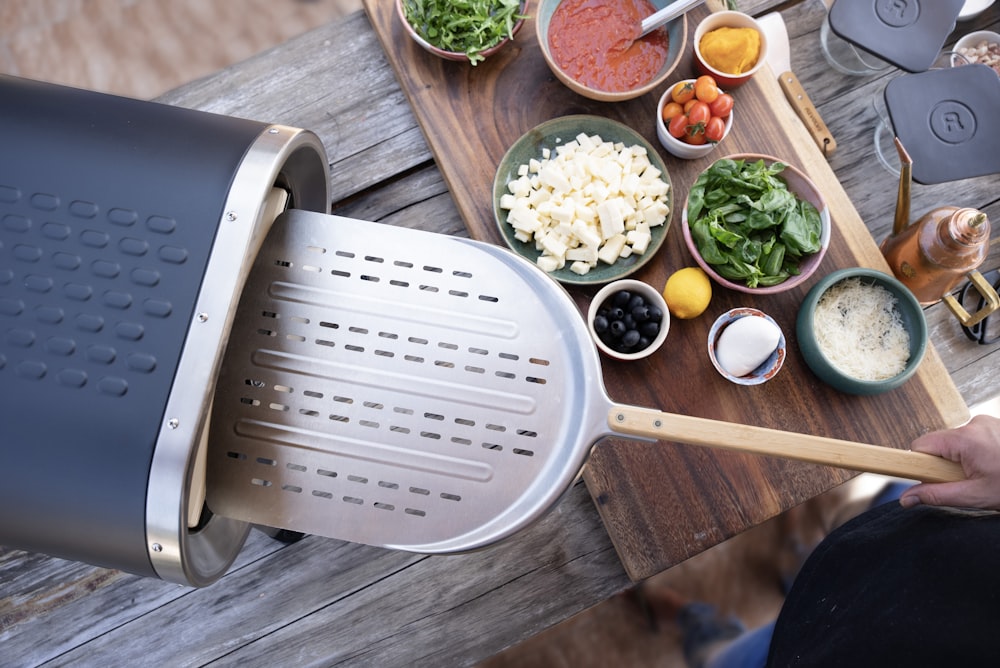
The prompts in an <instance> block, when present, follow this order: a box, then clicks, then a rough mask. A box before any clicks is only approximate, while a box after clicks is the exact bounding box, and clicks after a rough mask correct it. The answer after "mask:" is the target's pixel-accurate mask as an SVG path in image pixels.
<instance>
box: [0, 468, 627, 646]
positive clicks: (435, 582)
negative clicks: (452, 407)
mask: <svg viewBox="0 0 1000 668" xmlns="http://www.w3.org/2000/svg"><path fill="white" fill-rule="evenodd" d="M275 545H278V546H279V547H277V548H275V547H274V546H275ZM261 546H263V547H265V548H270V549H263V550H261V549H259V548H260V547H261ZM246 552H247V553H248V555H247V556H248V557H249V555H250V554H252V553H255V554H254V556H253V557H249V558H244V559H241V562H240V563H239V564H238V565H236V566H234V568H233V569H231V570H230V572H229V573H227V574H226V575H225V576H224V577H223V578H222V579H221V580H220V581H219V582H217V583H216V584H214V585H212V586H210V587H207V588H205V589H190V588H185V587H178V586H176V585H167V584H165V583H158V582H155V581H151V580H148V579H140V578H132V577H131V576H121V575H120V574H117V573H116V572H114V571H104V570H103V569H89V570H90V571H91V573H92V574H93V575H95V576H96V577H104V578H106V579H108V580H114V582H113V583H108V584H106V585H105V586H104V588H103V590H101V595H100V596H98V595H96V594H95V593H94V590H93V589H89V590H84V589H80V592H81V593H82V594H87V595H86V596H81V597H79V599H78V600H79V601H81V602H82V601H89V604H88V606H87V607H85V608H84V609H80V607H79V606H73V605H66V606H63V605H58V604H57V605H52V606H51V607H50V609H49V610H48V611H47V613H46V614H44V615H42V614H37V613H34V614H32V619H31V621H30V623H27V622H25V623H15V624H12V625H10V626H9V627H8V626H0V642H3V644H4V657H5V660H6V661H9V662H13V663H14V664H15V665H37V664H40V663H43V662H45V661H54V662H55V663H57V664H58V665H98V664H101V663H104V664H108V665H137V664H140V663H148V662H162V663H166V664H168V665H205V664H207V663H211V662H213V661H224V662H225V663H226V664H228V665H234V664H237V663H238V664H240V665H248V666H274V665H304V664H306V663H315V664H320V665H343V664H347V665H352V666H355V665H356V666H403V665H442V666H468V665H473V664H475V663H476V662H478V661H480V660H482V659H484V658H486V657H488V656H492V655H494V654H496V653H498V652H501V651H503V650H504V649H507V648H509V647H512V646H514V645H516V644H518V643H519V642H521V641H523V640H525V639H527V638H528V637H530V636H532V635H534V634H535V633H537V632H539V631H541V630H542V629H544V628H547V627H548V626H550V625H552V624H553V623H554V620H556V621H558V620H562V619H566V618H568V617H570V616H572V615H574V614H576V613H578V612H580V611H581V610H584V609H586V608H588V607H590V606H593V605H595V604H597V603H598V602H600V601H602V600H604V599H606V598H608V597H610V596H612V595H613V594H615V593H617V592H620V591H622V590H624V589H625V588H626V587H627V586H628V584H629V583H628V579H627V577H626V576H625V574H624V572H623V571H622V569H621V566H620V564H619V563H618V558H617V555H616V553H615V551H614V549H613V547H612V545H611V543H610V541H609V540H608V538H607V536H606V535H605V534H604V532H603V529H602V527H601V525H600V520H599V519H598V517H597V516H596V514H595V513H593V511H592V503H591V500H590V497H589V494H588V493H587V491H586V489H585V487H584V486H583V484H578V485H576V486H575V487H574V489H572V490H570V492H569V494H568V495H567V498H566V499H565V500H564V502H563V504H562V506H560V508H559V509H558V510H557V511H556V512H554V513H552V514H550V515H548V516H547V517H545V518H543V519H542V520H540V521H539V522H538V523H537V524H535V525H533V526H532V527H530V528H529V529H527V530H525V531H523V532H521V533H519V534H518V535H517V536H515V537H513V538H511V539H510V540H508V541H505V542H504V543H502V544H500V545H498V546H496V547H495V548H494V549H491V550H486V551H479V552H475V553H470V554H465V555H454V556H447V557H428V556H426V555H414V554H409V553H404V552H398V551H392V550H383V549H379V548H373V547H369V546H362V545H356V544H353V543H347V542H343V541H334V540H329V539H324V538H318V537H312V536H310V537H307V538H305V539H303V540H302V541H300V542H298V543H295V544H292V545H287V546H280V544H278V543H275V542H274V541H270V539H268V538H265V537H263V535H262V534H255V536H254V538H253V539H252V540H251V542H250V544H248V549H247V550H246ZM36 566H37V564H36ZM75 566H79V565H75ZM79 568H81V569H85V570H86V569H88V567H83V566H79ZM33 570H35V571H37V570H38V569H37V568H35V569H33ZM84 584H85V583H84V582H78V583H77V585H84ZM61 586H62V588H63V589H60V587H59V586H57V585H56V584H55V583H52V582H50V583H49V584H48V585H47V586H46V587H45V588H43V589H41V590H39V591H38V592H36V594H35V597H36V598H39V599H40V598H42V597H43V596H50V597H52V598H53V599H55V600H58V595H59V593H60V591H64V590H65V588H66V583H62V585H61ZM150 587H152V589H153V591H154V592H157V591H159V592H160V594H159V595H154V596H151V595H150ZM136 602H138V603H139V605H136ZM12 603H13V601H12ZM108 605H112V606H113V607H112V608H110V609H102V606H108ZM2 609H3V608H0V610H2ZM0 619H4V617H3V616H0ZM60 629H63V630H64V632H65V634H66V635H67V636H69V637H68V638H67V639H65V640H63V641H60V642H58V643H56V642H52V641H50V640H43V639H46V638H48V637H50V636H49V634H50V633H58V632H59V630H60ZM138 639H141V642H139V641H137V640H138Z"/></svg>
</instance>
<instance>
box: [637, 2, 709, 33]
mask: <svg viewBox="0 0 1000 668" xmlns="http://www.w3.org/2000/svg"><path fill="white" fill-rule="evenodd" d="M703 2H705V0H677V2H671V3H670V4H669V5H667V6H666V7H664V8H663V9H659V10H657V11H655V12H653V13H652V14H650V15H649V16H647V17H646V18H644V19H643V20H642V23H641V24H639V36H638V37H636V39H639V38H641V37H645V36H646V35H648V34H649V33H651V32H653V31H654V30H656V29H657V28H659V27H660V26H662V25H666V24H667V23H669V22H671V21H673V20H674V19H676V18H677V17H678V16H680V15H681V14H684V13H686V12H687V11H689V10H691V9H694V8H695V7H697V6H698V5H700V4H701V3H703Z"/></svg>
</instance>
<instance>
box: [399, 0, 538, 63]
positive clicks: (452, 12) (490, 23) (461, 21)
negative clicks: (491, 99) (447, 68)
mask: <svg viewBox="0 0 1000 668" xmlns="http://www.w3.org/2000/svg"><path fill="white" fill-rule="evenodd" d="M527 6H528V3H527V0H466V1H465V2H460V3H459V2H453V1H452V0H396V14H397V15H398V16H399V19H400V21H402V23H403V27H404V28H405V29H406V32H407V33H408V34H409V35H410V37H412V38H413V40H414V41H415V42H416V43H417V44H419V45H420V46H421V47H423V48H424V49H425V50H426V51H429V52H430V53H433V54H434V55H436V56H440V57H441V58H444V59H446V60H456V61H465V62H468V63H471V64H473V65H476V64H477V63H481V62H482V61H483V60H485V59H486V58H487V57H489V56H491V55H493V54H494V53H496V52H497V51H499V50H500V49H501V48H503V46H504V45H505V44H507V43H508V42H509V41H511V40H512V39H514V35H515V34H516V33H517V32H518V31H519V30H520V29H521V26H522V25H524V20H525V19H526V18H527V15H526V13H525V12H526V10H527Z"/></svg>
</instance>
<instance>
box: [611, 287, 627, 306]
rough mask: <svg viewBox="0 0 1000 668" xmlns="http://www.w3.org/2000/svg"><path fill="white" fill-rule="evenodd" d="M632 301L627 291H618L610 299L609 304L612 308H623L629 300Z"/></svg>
mask: <svg viewBox="0 0 1000 668" xmlns="http://www.w3.org/2000/svg"><path fill="white" fill-rule="evenodd" d="M630 299H632V293H631V292H629V291H628V290H619V291H618V292H616V293H615V295H614V297H612V298H611V304H612V305H613V306H619V307H622V308H624V307H625V306H627V305H628V302H629V300H630Z"/></svg>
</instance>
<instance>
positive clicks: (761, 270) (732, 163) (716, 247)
mask: <svg viewBox="0 0 1000 668" xmlns="http://www.w3.org/2000/svg"><path fill="white" fill-rule="evenodd" d="M681 232H682V234H683V235H684V241H685V243H686V244H687V246H688V249H689V250H690V251H691V254H692V255H693V256H694V259H695V261H696V262H697V263H698V264H699V266H701V268H702V269H704V270H705V272H706V273H707V274H708V275H709V276H710V277H711V278H712V279H713V280H714V281H715V282H716V283H718V284H719V285H721V286H723V287H726V288H730V289H732V290H737V291H739V292H745V293H750V294H773V293H776V292H784V291H785V290H789V289H791V288H794V287H795V286H797V285H800V284H801V283H803V282H804V281H806V280H807V279H808V278H809V277H810V276H811V275H812V274H813V273H814V272H815V271H816V269H817V268H819V265H820V263H821V262H822V261H823V256H824V255H826V251H827V249H828V248H829V246H830V233H831V226H830V210H829V207H828V206H827V204H826V200H825V199H824V198H823V195H822V193H820V191H819V189H818V188H817V187H816V185H815V184H814V183H813V182H812V181H811V180H810V179H809V177H808V176H806V175H805V174H804V173H802V171H800V170H799V169H797V168H795V167H793V166H792V165H789V164H788V163H786V162H783V161H782V160H779V159H778V158H775V157H772V156H768V155H759V154H751V153H740V154H735V155H730V156H726V157H724V158H720V159H719V160H716V161H715V162H714V163H712V165H711V166H710V167H709V168H708V169H706V170H705V171H703V172H702V173H701V174H700V175H699V176H698V178H697V180H695V182H694V185H692V186H691V189H690V190H689V191H688V196H687V202H686V203H685V205H684V209H683V211H681Z"/></svg>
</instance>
